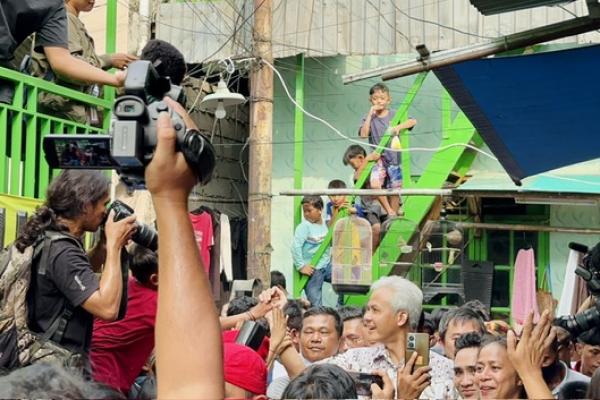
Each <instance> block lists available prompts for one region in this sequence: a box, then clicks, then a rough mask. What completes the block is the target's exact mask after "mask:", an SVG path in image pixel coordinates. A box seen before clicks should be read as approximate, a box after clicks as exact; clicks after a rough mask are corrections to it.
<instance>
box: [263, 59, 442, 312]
mask: <svg viewBox="0 0 600 400" xmlns="http://www.w3.org/2000/svg"><path fill="white" fill-rule="evenodd" d="M411 57H412V56H411ZM402 59H405V58H403V57H342V56H340V57H328V58H320V59H318V60H316V59H313V58H307V59H306V60H305V79H304V85H305V87H304V90H305V93H304V96H305V98H304V106H305V108H306V110H307V111H308V112H310V113H312V114H315V115H316V116H318V117H321V118H323V119H325V120H327V121H328V122H329V123H331V124H332V125H333V126H335V127H336V128H337V129H338V130H340V131H341V132H342V133H343V134H344V135H347V136H350V137H352V138H353V139H357V140H360V139H358V127H359V124H360V120H361V118H362V116H363V115H364V114H365V113H366V112H367V111H368V110H369V108H370V103H369V101H368V97H369V88H370V87H371V86H372V85H373V84H375V83H377V82H378V81H379V80H378V79H371V80H367V81H361V82H357V83H354V84H350V85H343V84H342V75H344V74H346V73H351V72H356V71H359V70H361V69H368V68H373V67H376V66H378V65H385V64H389V63H392V62H398V61H401V60H402ZM295 62H296V60H295V58H286V59H281V60H278V62H277V63H276V67H277V68H278V69H279V71H280V72H281V73H282V75H283V77H284V79H285V81H286V84H287V86H288V88H289V90H290V93H291V95H292V96H294V93H295V88H294V85H295ZM275 79H276V82H275V92H274V121H273V141H274V142H275V143H274V145H273V193H278V192H279V191H281V190H286V189H291V188H293V184H294V180H293V176H294V169H293V167H294V159H293V155H294V143H293V142H294V105H293V104H292V103H291V102H290V101H289V99H288V98H287V95H286V94H285V92H284V90H283V88H282V86H281V83H280V82H279V81H278V80H277V78H275ZM413 81H414V76H411V77H407V78H402V79H396V80H394V81H390V82H386V84H388V86H389V87H390V90H391V94H392V108H394V109H395V108H397V107H398V106H399V102H400V101H402V99H403V97H404V95H405V94H406V90H408V88H410V86H411V85H412V83H413ZM442 90H443V89H442V87H441V85H440V83H439V82H438V81H437V79H436V78H435V76H434V75H433V74H429V76H428V77H427V79H426V81H425V83H424V85H423V88H422V89H421V91H420V92H419V93H418V94H417V96H416V98H415V101H414V103H413V106H412V108H411V110H410V111H409V115H410V116H412V117H414V118H416V119H417V120H418V121H419V125H418V126H417V127H416V128H415V129H414V130H413V131H412V132H410V135H411V136H410V141H411V146H419V147H435V146H436V145H437V144H438V143H439V141H440V139H441V123H442V121H441V94H442ZM350 144H352V143H350V142H349V141H347V140H345V139H343V138H340V137H339V136H338V135H336V133H335V132H333V131H332V130H331V129H330V128H328V127H327V126H325V125H323V124H322V123H320V122H318V121H315V120H313V119H312V118H310V117H308V116H305V120H304V181H303V184H304V188H314V189H320V188H321V189H324V188H326V187H327V184H328V182H329V181H330V180H332V179H342V180H344V181H346V183H347V184H349V185H350V184H351V176H352V170H351V169H350V168H349V167H345V166H344V165H343V163H342V156H343V154H344V151H345V150H346V148H347V147H348V146H349V145H350ZM366 148H367V149H368V147H366ZM431 155H432V152H418V153H417V152H415V153H414V154H412V155H411V161H412V166H411V169H412V174H413V175H415V174H419V173H420V172H421V171H422V170H423V168H424V167H425V165H426V164H427V163H428V161H429V160H430V158H431ZM325 200H326V199H325V198H324V201H325ZM293 230H294V215H293V200H292V198H291V197H281V196H275V197H274V198H273V203H272V245H273V248H274V251H273V255H272V258H271V260H272V261H271V266H272V269H278V270H280V271H282V272H283V273H284V274H285V275H286V278H287V280H288V282H289V285H291V282H292V276H291V272H292V259H291V255H290V244H291V241H292V238H293ZM330 301H331V298H330Z"/></svg>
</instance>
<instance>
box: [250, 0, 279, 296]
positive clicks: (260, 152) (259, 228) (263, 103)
mask: <svg viewBox="0 0 600 400" xmlns="http://www.w3.org/2000/svg"><path fill="white" fill-rule="evenodd" d="M271 7H272V0H254V11H255V14H254V28H253V30H252V38H253V51H254V56H255V57H257V58H259V59H261V58H262V59H264V60H267V61H268V62H269V63H271V64H273V53H272V47H271V27H272V20H273V17H272V15H271V12H272V11H271ZM272 142H273V71H272V70H271V69H270V68H269V67H268V66H266V65H264V64H262V65H258V66H257V67H256V68H255V69H254V70H253V71H252V72H251V73H250V146H249V149H250V166H249V169H250V174H249V176H250V178H249V182H248V279H253V278H254V279H255V278H258V279H260V280H261V281H262V282H263V283H264V284H265V285H268V284H269V281H270V278H271V275H270V267H271V251H272V247H271V196H270V193H271V169H272V165H273V153H272V144H271V143H272ZM267 287H268V286H267Z"/></svg>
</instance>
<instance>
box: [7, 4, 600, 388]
mask: <svg viewBox="0 0 600 400" xmlns="http://www.w3.org/2000/svg"><path fill="white" fill-rule="evenodd" d="M9 3H10V4H9ZM90 5H93V2H91V3H90V2H89V1H83V0H67V1H66V2H64V3H63V1H62V0H60V1H50V0H43V1H42V0H35V1H34V0H20V1H19V2H16V1H10V2H3V3H2V4H0V11H1V12H2V17H3V18H0V34H1V35H2V36H1V37H2V38H3V40H5V41H6V40H8V43H4V42H0V44H2V46H0V50H1V52H0V65H2V66H9V62H10V61H11V60H12V58H13V55H12V54H13V52H14V51H15V49H16V48H17V47H18V45H19V44H20V43H21V42H22V41H23V40H24V39H25V38H26V37H28V36H29V34H31V33H33V32H36V38H35V42H34V44H33V48H34V50H36V51H37V52H38V53H42V54H43V57H42V58H41V59H42V60H43V59H45V60H47V64H48V66H49V68H51V70H52V71H53V73H52V75H53V76H52V77H51V79H57V80H58V79H67V80H70V79H74V80H76V81H78V82H84V83H86V84H87V85H89V84H90V82H92V83H94V84H99V85H100V84H111V85H115V86H119V85H121V84H122V79H123V76H120V75H117V76H115V75H111V74H108V73H105V72H104V71H102V70H101V69H100V68H99V67H102V66H112V67H117V68H120V67H124V66H126V65H127V63H128V62H131V61H132V60H133V59H134V57H129V56H125V55H115V56H112V57H108V58H105V60H108V61H107V62H106V63H105V64H103V63H102V62H101V60H100V58H98V57H97V56H94V57H95V58H94V57H92V58H94V60H93V61H94V62H86V61H83V60H82V59H81V58H78V57H74V56H73V53H74V52H77V51H80V52H81V53H82V54H95V53H93V41H91V38H90V37H89V35H87V33H86V32H85V30H84V29H83V30H81V27H82V26H83V25H82V24H80V21H79V20H78V18H77V17H78V15H79V13H80V12H85V11H89V9H90ZM67 13H68V14H69V15H68V17H67ZM24 21H27V22H29V23H28V24H26V23H24ZM67 21H68V22H67ZM67 28H68V29H67ZM72 29H80V31H79V33H80V34H79V36H78V37H79V38H80V39H81V40H85V41H87V44H85V46H84V45H82V44H81V43H79V46H80V47H81V48H80V49H79V50H77V49H76V48H75V47H73V46H76V45H77V44H75V43H74V42H75V40H74V39H73V37H74V35H73V34H71V30H72ZM67 32H68V34H67ZM161 46H162V44H161V43H158V42H155V43H153V44H151V45H150V48H149V49H148V53H150V54H153V56H152V57H159V58H160V57H161V54H162V53H161V50H160V49H161V48H162V49H165V53H164V60H162V61H163V62H162V64H163V67H165V66H168V59H169V54H174V53H173V52H172V49H171V48H169V47H161ZM74 49H75V50H74ZM149 57H151V56H149ZM181 62H183V61H182V58H181ZM95 64H97V65H95ZM177 65H179V66H181V63H179V64H177ZM183 66H184V68H183V71H185V64H183ZM179 70H180V71H181V68H179ZM171 72H173V70H171ZM164 74H165V75H169V73H167V72H164ZM45 76H46V75H45ZM174 76H175V74H174ZM80 84H81V83H80ZM0 86H2V87H1V88H0V97H1V95H7V94H10V93H9V92H10V84H8V85H7V82H2V84H1V85H0ZM7 88H8V89H7ZM85 90H87V89H85ZM90 90H92V91H93V92H95V91H96V90H95V89H93V88H92V89H90ZM0 100H1V98H0ZM164 101H165V102H166V103H167V104H168V105H169V106H170V107H171V109H174V110H176V111H177V112H178V113H180V114H182V117H183V118H184V119H185V121H186V124H187V125H189V127H193V121H191V120H190V119H189V116H188V115H187V114H186V112H185V110H184V109H183V108H182V107H181V106H180V105H178V104H177V103H176V102H175V101H173V100H171V99H168V98H165V99H164ZM370 101H371V104H372V107H371V109H370V110H369V112H368V114H367V115H366V116H365V118H364V120H363V122H362V123H361V126H360V128H359V134H360V135H361V136H363V137H368V138H369V140H370V142H371V143H372V144H374V145H378V144H379V143H380V142H381V140H382V137H383V136H384V133H385V132H386V131H387V129H388V127H389V125H390V121H391V119H392V116H393V114H394V112H393V111H391V110H389V109H388V106H389V103H390V101H391V97H390V95H389V90H387V88H386V87H385V86H383V85H376V86H374V87H373V88H372V89H371V92H370ZM73 106H74V108H73V107H72V108H71V109H72V110H77V107H76V105H73ZM79 111H81V112H79ZM79 111H76V114H77V115H76V116H73V114H72V115H71V118H74V119H75V118H82V119H81V121H84V120H85V122H86V123H93V115H92V114H93V112H91V113H90V110H83V111H82V110H79ZM84 115H85V117H84ZM415 124H416V121H415V120H413V119H408V120H407V121H404V122H402V123H400V124H398V125H396V126H395V127H394V128H393V134H394V135H399V134H400V133H401V132H402V131H403V130H405V129H410V128H412V127H413V126H415ZM343 161H344V163H345V164H348V165H350V166H352V168H353V169H354V171H355V176H354V177H355V180H357V179H359V178H360V175H361V173H362V171H363V170H364V168H365V167H366V166H367V163H368V162H374V163H375V167H374V168H373V170H372V171H371V173H370V175H369V180H368V181H369V182H368V183H369V186H370V187H373V188H380V187H390V188H396V187H400V186H401V183H402V175H401V174H402V171H401V168H400V161H399V156H398V153H397V152H389V154H388V151H384V152H383V155H382V156H379V155H378V153H377V152H375V153H371V154H367V152H366V151H365V150H364V149H363V148H361V147H360V146H351V147H350V148H349V149H348V150H347V151H346V154H345V155H344V157H343ZM145 178H146V186H147V188H148V190H149V192H150V193H151V195H152V201H153V204H154V207H155V210H156V218H157V220H156V223H157V227H158V230H159V232H160V234H159V239H158V241H159V242H158V247H159V249H160V250H159V252H158V253H157V252H153V251H151V250H149V249H146V248H143V247H142V246H139V245H133V246H131V245H129V243H130V241H131V238H132V236H133V234H134V233H135V231H136V229H137V225H136V220H135V216H130V217H126V218H123V219H120V220H116V219H115V217H114V212H113V211H111V212H107V205H108V202H109V193H110V183H109V181H108V180H107V178H106V177H105V176H104V175H103V174H101V173H99V172H97V171H89V170H88V171H83V170H65V171H63V172H61V173H60V174H59V175H58V176H57V177H56V178H55V179H54V180H53V181H52V182H51V184H50V185H49V187H48V190H47V193H46V197H45V202H44V204H43V205H42V206H41V207H40V208H39V209H38V210H37V211H36V212H35V214H34V215H32V216H31V218H30V219H29V221H28V222H27V224H25V225H24V227H23V229H22V230H21V231H20V232H19V236H18V238H17V240H16V241H15V243H14V245H12V246H11V247H10V249H9V251H6V252H3V253H2V261H3V263H2V265H0V267H1V269H0V294H2V297H1V299H2V300H1V301H2V304H1V307H0V317H1V318H0V367H1V368H2V371H3V373H4V376H2V377H0V397H2V398H34V397H35V398H38V397H44V398H125V397H128V398H155V397H160V398H266V397H268V398H273V399H284V398H336V399H338V398H339V399H347V398H376V399H416V398H431V399H460V398H464V399H468V398H481V399H496V398H506V399H513V398H536V399H537V398H560V399H576V398H584V397H585V398H600V327H597V326H593V327H591V329H586V330H583V331H582V332H581V333H579V334H577V335H575V334H574V332H573V331H568V330H565V329H563V328H560V327H558V326H553V318H552V316H551V315H550V313H549V312H548V311H544V312H543V313H542V315H541V316H539V318H536V320H535V321H534V315H533V314H531V315H529V316H528V318H527V319H526V320H525V322H524V324H523V325H521V326H511V325H509V323H507V322H506V321H499V320H491V319H490V310H489V309H487V308H486V307H485V306H484V305H483V304H481V303H480V302H478V301H476V300H474V301H469V302H467V303H465V304H463V305H461V306H459V307H455V308H452V309H439V310H434V312H432V313H428V312H425V311H424V310H423V293H422V291H421V289H420V288H419V287H418V286H417V285H415V284H414V283H413V282H411V281H409V280H407V279H405V278H402V277H399V276H389V277H383V278H380V279H378V280H377V281H375V282H373V284H372V285H371V288H370V292H369V297H368V301H367V303H366V305H365V306H364V307H359V306H351V305H342V304H338V306H337V307H336V308H333V307H327V306H324V305H323V301H322V286H323V282H325V281H328V280H331V262H330V256H329V255H327V254H325V255H324V256H323V257H322V258H321V260H322V261H320V262H319V264H317V265H311V260H312V257H313V256H314V254H315V253H316V251H317V249H318V247H319V245H320V243H321V242H322V240H323V237H324V234H325V233H326V232H327V230H328V223H331V221H334V220H335V218H336V216H337V213H339V212H340V211H341V210H343V209H346V211H348V212H350V213H357V214H359V213H360V215H361V216H364V217H365V218H366V219H367V220H368V221H369V222H370V224H371V226H372V232H373V238H374V239H373V240H374V245H375V247H376V243H375V240H378V238H379V229H380V225H381V223H382V222H383V221H384V219H385V218H386V216H388V217H389V216H394V215H398V214H399V213H400V214H401V208H400V207H401V205H400V204H399V202H398V200H399V197H398V196H396V197H395V198H389V199H388V198H387V197H385V196H379V197H373V198H369V197H365V196H363V197H362V198H361V199H360V201H359V203H357V204H352V205H350V204H348V203H347V201H346V199H345V198H344V197H343V196H342V197H332V198H331V199H330V200H331V202H330V203H329V204H328V205H327V206H325V205H324V204H323V202H322V199H320V198H315V197H306V198H304V199H303V201H302V207H303V212H304V217H305V221H304V222H303V223H302V224H301V225H300V226H299V227H298V228H297V230H296V235H295V240H294V246H293V247H294V250H293V252H294V253H293V255H294V264H295V267H296V268H297V269H298V270H299V271H300V273H302V274H304V275H307V276H309V280H308V285H307V287H306V297H307V298H306V299H294V298H290V295H289V294H288V292H287V288H286V282H285V278H284V277H283V275H282V274H281V273H279V272H277V271H273V273H272V276H271V283H272V285H271V287H270V288H268V289H266V290H264V291H263V292H262V293H260V294H259V295H258V296H256V297H250V296H239V297H234V298H233V299H231V300H230V301H229V302H228V303H227V304H225V305H223V307H222V310H217V307H215V303H214V301H213V298H212V295H211V288H210V284H209V281H208V277H207V275H206V273H205V269H204V268H203V261H202V259H201V257H200V255H199V251H198V247H197V243H196V240H195V237H194V234H193V230H192V226H191V223H190V220H189V217H188V197H189V195H190V192H191V190H192V188H193V187H194V185H195V184H196V183H197V178H196V175H195V174H194V173H193V172H192V171H191V169H190V167H189V166H188V164H187V162H186V160H185V158H184V156H183V154H182V153H181V152H178V151H177V149H176V136H175V130H174V129H173V126H172V122H171V120H170V117H169V115H168V114H167V113H162V114H161V115H160V117H159V119H158V122H157V147H156V150H155V153H154V155H153V158H152V161H151V162H150V163H149V165H148V166H147V168H146V171H145ZM340 182H341V183H340ZM343 185H344V182H343V181H332V182H331V184H330V187H334V188H335V187H337V188H340V187H343ZM324 209H325V211H326V216H325V217H324V216H323V215H322V213H323V210H324ZM98 230H100V232H101V235H100V237H101V240H100V241H98V242H97V244H96V246H94V248H92V249H90V250H89V251H88V252H86V250H85V249H84V247H83V243H82V239H81V238H82V235H83V234H84V233H85V232H95V231H98ZM376 233H377V234H376ZM159 282H160V284H159ZM159 294H160V295H159ZM340 303H341V302H340ZM587 307H594V303H593V302H589V303H588V305H587ZM219 311H220V313H219ZM416 334H421V335H425V337H426V338H427V340H426V341H425V342H424V343H425V346H424V347H422V348H421V347H413V346H412V345H414V343H413V342H412V341H413V340H414V338H415V337H416ZM420 337H422V336H420Z"/></svg>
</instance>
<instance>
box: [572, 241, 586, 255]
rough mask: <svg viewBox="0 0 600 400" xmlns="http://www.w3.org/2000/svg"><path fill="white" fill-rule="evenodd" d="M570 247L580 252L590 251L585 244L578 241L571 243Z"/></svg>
mask: <svg viewBox="0 0 600 400" xmlns="http://www.w3.org/2000/svg"><path fill="white" fill-rule="evenodd" d="M569 248H570V249H571V250H575V251H578V252H580V253H584V254H585V253H587V252H588V251H589V248H588V247H587V246H586V245H585V244H581V243H576V242H571V243H569Z"/></svg>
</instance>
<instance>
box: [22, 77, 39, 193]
mask: <svg viewBox="0 0 600 400" xmlns="http://www.w3.org/2000/svg"><path fill="white" fill-rule="evenodd" d="M29 89H30V91H29V96H28V98H27V111H29V112H31V114H30V116H29V117H28V118H27V121H26V127H25V169H24V176H25V179H24V181H23V195H24V196H25V197H35V196H36V193H35V184H36V182H37V177H36V172H37V170H36V166H35V164H36V159H37V156H38V153H37V148H36V141H37V136H38V132H37V98H38V88H36V87H31V88H29Z"/></svg>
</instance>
